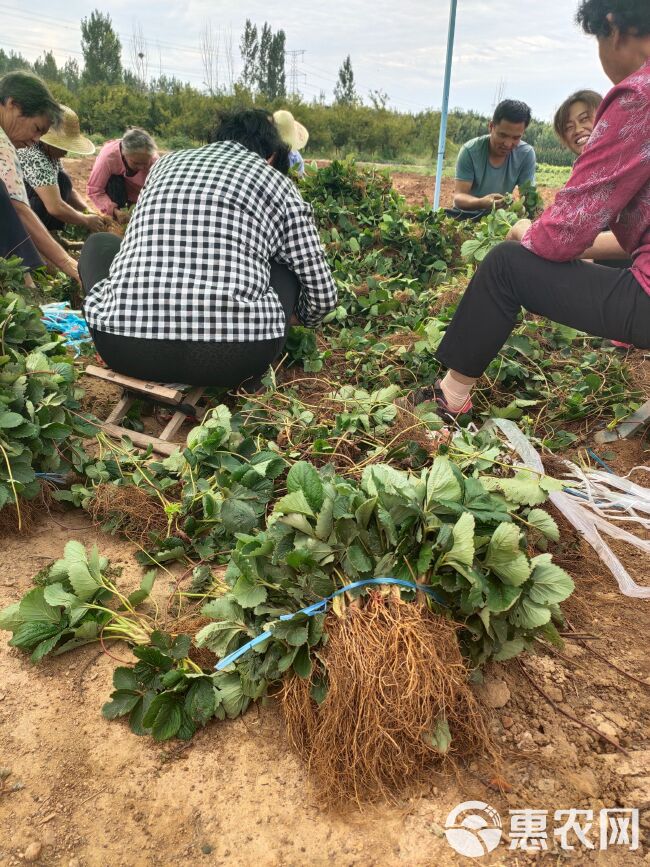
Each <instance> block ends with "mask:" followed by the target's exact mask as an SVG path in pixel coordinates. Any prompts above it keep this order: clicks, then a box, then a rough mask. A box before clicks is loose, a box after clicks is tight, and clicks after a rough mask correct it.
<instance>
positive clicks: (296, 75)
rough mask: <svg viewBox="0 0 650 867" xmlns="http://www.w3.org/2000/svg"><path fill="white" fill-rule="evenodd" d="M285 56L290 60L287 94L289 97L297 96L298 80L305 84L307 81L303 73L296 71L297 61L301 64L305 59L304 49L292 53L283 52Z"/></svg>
mask: <svg viewBox="0 0 650 867" xmlns="http://www.w3.org/2000/svg"><path fill="white" fill-rule="evenodd" d="M284 53H285V56H286V57H289V58H290V59H291V66H290V67H289V93H290V94H291V96H293V97H296V96H298V79H300V81H301V82H305V81H306V80H307V76H306V75H305V73H304V72H299V71H298V60H300V62H301V63H302V61H303V60H304V57H305V49H304V48H298V49H294V50H293V51H285V52H284Z"/></svg>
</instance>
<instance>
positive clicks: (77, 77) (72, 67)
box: [61, 57, 81, 93]
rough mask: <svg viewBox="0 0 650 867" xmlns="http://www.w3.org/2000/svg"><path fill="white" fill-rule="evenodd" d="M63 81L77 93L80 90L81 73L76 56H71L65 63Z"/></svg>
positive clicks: (62, 72) (62, 73)
mask: <svg viewBox="0 0 650 867" xmlns="http://www.w3.org/2000/svg"><path fill="white" fill-rule="evenodd" d="M61 81H62V82H63V84H64V85H65V86H66V87H67V88H68V90H70V91H72V93H76V92H77V91H78V90H79V83H80V81H81V74H80V72H79V64H78V63H77V61H76V60H75V59H74V58H70V57H69V58H68V59H67V60H66V62H65V63H64V64H63V69H62V70H61Z"/></svg>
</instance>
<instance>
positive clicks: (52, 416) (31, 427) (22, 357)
mask: <svg viewBox="0 0 650 867" xmlns="http://www.w3.org/2000/svg"><path fill="white" fill-rule="evenodd" d="M8 269H9V265H8V264H7V265H5V271H7V270H8ZM17 273H18V274H22V271H21V270H20V269H19V270H18V272H17ZM4 276H5V279H7V274H5V275H4ZM75 379H76V375H75V369H74V365H73V362H72V358H71V357H70V356H68V355H67V354H66V350H65V346H64V345H63V342H62V341H61V339H60V338H58V337H54V338H53V337H52V335H51V334H49V333H48V331H47V330H46V328H45V326H44V325H43V323H42V322H41V319H40V311H39V309H38V308H37V307H32V306H30V305H29V304H27V302H26V301H25V300H24V299H23V298H22V297H21V296H20V295H18V294H15V293H13V292H7V293H6V294H4V295H0V510H1V509H3V508H4V507H5V506H9V507H10V508H9V509H8V510H7V513H6V514H10V519H11V523H12V524H14V526H15V525H17V526H18V528H19V529H20V528H21V527H22V523H23V522H22V511H21V509H23V510H24V508H25V506H24V503H25V501H29V500H33V499H34V498H35V497H37V496H38V495H39V493H40V492H41V479H43V478H47V474H50V473H61V471H62V470H67V468H68V466H69V463H68V460H69V458H70V456H71V452H72V449H73V448H74V440H73V439H72V435H73V434H74V433H79V434H87V435H88V434H90V435H92V434H93V433H94V432H95V430H96V429H95V427H94V426H93V425H91V424H89V423H88V421H86V420H85V419H84V418H83V417H82V416H81V415H80V413H79V407H80V404H79V398H80V397H81V395H82V394H83V392H82V391H81V390H80V389H79V388H78V387H77V386H76V383H75ZM11 507H13V509H11Z"/></svg>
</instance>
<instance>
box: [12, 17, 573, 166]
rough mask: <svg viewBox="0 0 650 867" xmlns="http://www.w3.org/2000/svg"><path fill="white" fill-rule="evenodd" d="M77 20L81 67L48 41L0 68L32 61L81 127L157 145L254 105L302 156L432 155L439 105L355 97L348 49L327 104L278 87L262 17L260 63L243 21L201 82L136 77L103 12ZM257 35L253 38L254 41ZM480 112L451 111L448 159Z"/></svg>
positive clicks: (542, 157)
mask: <svg viewBox="0 0 650 867" xmlns="http://www.w3.org/2000/svg"><path fill="white" fill-rule="evenodd" d="M81 30H82V43H81V45H82V50H83V54H84V64H83V67H81V68H80V66H79V64H78V62H77V61H76V60H68V61H66V63H65V65H64V66H62V67H58V66H57V64H56V61H55V59H54V57H53V55H52V52H51V51H48V52H45V53H44V54H43V55H42V56H41V57H40V58H39V59H38V60H37V61H36V62H35V63H33V64H30V63H29V62H28V61H27V60H26V59H25V58H24V57H22V56H21V55H20V54H16V53H14V52H10V53H9V54H7V53H6V52H5V51H4V50H2V49H0V75H2V74H4V73H5V72H8V71H10V70H13V69H20V68H25V69H31V70H33V71H34V72H36V73H37V74H38V75H40V76H41V77H42V78H44V79H45V80H46V81H47V82H48V84H49V86H50V88H51V90H52V92H53V93H54V95H55V96H56V98H57V99H58V100H59V101H60V102H62V103H64V104H66V105H69V106H70V107H71V108H73V109H74V110H75V111H76V112H77V113H78V114H79V117H80V119H81V125H82V127H83V129H84V131H86V132H87V133H89V134H91V135H93V134H94V135H96V136H101V137H105V138H106V137H115V136H119V135H121V134H122V133H123V132H124V130H125V129H126V127H128V126H142V127H144V128H145V129H147V130H148V131H149V132H151V133H152V134H153V135H155V136H156V137H157V138H158V139H159V140H161V141H162V142H163V143H164V144H165V145H166V146H167V147H170V148H179V147H188V146H191V145H192V144H197V143H201V142H205V141H207V138H208V134H209V132H210V129H211V128H212V127H213V125H214V123H215V121H216V118H217V115H218V114H219V112H222V111H224V110H229V109H233V108H235V107H247V106H253V105H255V106H260V107H265V108H268V109H269V110H275V109H276V108H280V107H282V108H288V109H289V110H290V111H292V112H293V114H294V115H295V116H296V117H297V118H298V119H299V120H300V121H301V123H303V124H304V125H305V126H306V127H307V129H308V130H309V133H310V138H309V144H308V146H307V148H306V149H305V156H306V157H310V156H319V157H327V156H332V157H333V156H341V155H347V154H350V153H354V154H356V155H357V156H358V158H359V159H365V160H376V161H390V162H398V163H399V162H403V163H409V162H431V161H433V160H435V157H436V153H437V147H438V133H439V129H440V112H438V111H421V112H418V113H416V114H412V113H404V112H398V111H393V110H392V109H391V108H390V107H389V105H388V98H387V96H386V94H383V93H381V92H379V91H373V92H372V93H371V94H370V97H369V98H370V102H371V104H370V105H364V104H363V103H362V101H361V99H360V98H359V97H358V96H357V94H356V91H355V88H354V74H353V71H352V66H351V61H350V58H349V57H348V58H346V60H345V61H344V63H343V65H342V67H341V69H340V70H339V83H338V85H337V88H336V89H335V91H334V101H333V103H332V104H327V103H326V97H325V94H324V93H322V94H321V95H320V97H319V98H318V99H314V100H312V101H311V102H305V101H303V100H302V99H300V98H292V97H290V96H287V95H286V85H285V75H284V69H283V63H284V59H283V58H284V54H283V53H281V52H283V50H284V41H283V40H284V34H283V32H282V31H278V33H276V34H273V33H272V32H271V31H270V29H267V25H266V24H265V25H264V29H262V30H261V31H260V34H261V37H260V38H261V39H262V40H263V39H264V38H266V39H268V45H269V46H270V48H269V50H266V49H265V54H264V57H265V58H266V59H265V60H264V64H263V65H262V66H260V60H259V51H258V49H255V51H254V52H253V54H252V56H253V59H255V57H256V56H257V60H256V61H255V63H253V64H252V67H251V33H252V35H253V36H255V38H257V37H256V35H255V28H253V27H252V25H251V24H250V22H247V30H246V32H245V34H244V36H243V37H242V42H241V44H240V52H241V53H242V58H243V60H244V61H245V64H244V70H243V72H242V76H241V77H240V79H239V80H238V81H233V80H232V79H231V80H230V82H228V84H227V86H222V87H216V86H214V85H213V86H212V87H210V88H206V91H200V90H198V89H197V88H195V87H193V86H191V85H189V84H187V83H185V82H182V81H180V80H179V79H177V78H173V77H171V78H170V77H167V76H164V75H162V76H159V77H157V78H153V79H149V80H145V78H144V75H141V76H138V75H136V74H134V73H133V72H131V71H130V70H127V69H124V68H123V66H122V63H121V45H120V41H119V38H118V37H117V34H115V32H114V31H113V29H112V25H111V22H110V18H109V17H108V16H106V15H103V14H102V13H99V12H93V13H92V14H91V16H90V18H87V19H84V20H83V21H82V23H81ZM258 41H259V40H258ZM260 45H261V47H263V42H260ZM254 47H255V46H254V43H253V48H254ZM276 48H277V50H276ZM255 52H257V54H256V53H255ZM140 56H142V55H140ZM251 68H252V72H251ZM533 109H534V106H533ZM488 121H489V118H488V117H486V116H485V115H481V114H479V113H478V112H475V111H461V110H459V109H455V110H453V111H452V112H451V114H450V116H449V121H448V133H447V136H448V139H447V140H448V148H447V163H448V164H450V163H452V162H453V160H454V159H455V156H456V154H457V152H458V149H459V147H460V146H461V145H462V144H463V142H465V141H467V140H468V139H470V138H473V137H475V136H478V135H482V134H483V133H485V132H487V124H488ZM525 138H526V141H528V142H529V143H530V144H531V145H533V146H534V147H535V150H536V151H537V158H538V161H539V162H541V163H548V164H550V165H558V166H563V165H571V163H572V157H571V154H570V153H569V152H568V151H567V150H565V149H564V148H562V147H561V146H560V145H559V143H558V141H557V139H556V137H555V134H554V132H553V129H552V127H551V125H550V124H548V123H543V122H541V121H537V120H535V121H533V122H532V123H531V125H530V127H529V128H528V130H527V132H526V137H525Z"/></svg>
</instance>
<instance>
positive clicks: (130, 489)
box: [88, 483, 168, 545]
mask: <svg viewBox="0 0 650 867" xmlns="http://www.w3.org/2000/svg"><path fill="white" fill-rule="evenodd" d="M88 511H89V512H90V515H91V517H92V519H93V521H95V522H96V523H101V522H103V521H106V520H109V519H115V520H116V522H117V523H116V529H118V530H119V531H120V532H121V533H124V535H125V536H128V537H129V538H130V539H133V540H135V541H137V542H139V543H140V544H141V545H145V544H147V543H148V542H149V541H150V538H149V536H150V534H152V533H153V534H156V535H160V536H166V535H167V527H168V522H167V516H166V515H165V512H164V509H163V507H162V504H161V503H160V501H159V500H157V499H156V498H155V497H153V496H151V495H150V494H148V493H147V492H146V491H145V490H144V489H143V488H138V487H136V486H135V485H128V486H121V485H120V486H118V485H110V484H106V483H101V484H99V485H97V487H96V488H95V496H94V497H93V499H92V500H91V502H90V504H89V506H88Z"/></svg>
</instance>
